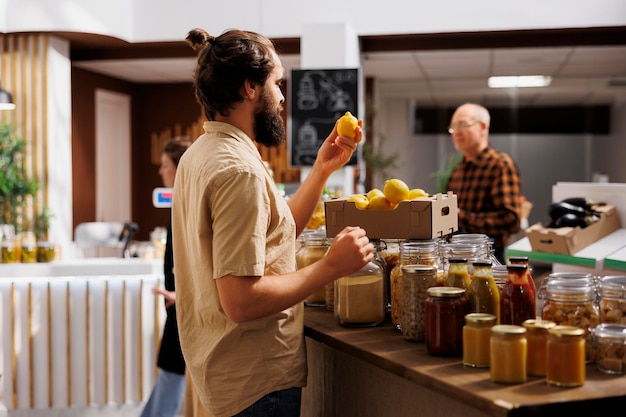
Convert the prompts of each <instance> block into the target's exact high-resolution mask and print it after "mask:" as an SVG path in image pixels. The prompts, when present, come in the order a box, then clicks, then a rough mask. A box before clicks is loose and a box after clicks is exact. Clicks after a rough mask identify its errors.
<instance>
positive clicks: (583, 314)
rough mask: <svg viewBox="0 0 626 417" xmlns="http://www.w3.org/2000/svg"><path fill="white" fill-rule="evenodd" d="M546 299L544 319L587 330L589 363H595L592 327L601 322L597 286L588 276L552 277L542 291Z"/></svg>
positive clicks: (541, 294) (541, 293)
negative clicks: (585, 277)
mask: <svg viewBox="0 0 626 417" xmlns="http://www.w3.org/2000/svg"><path fill="white" fill-rule="evenodd" d="M539 297H540V298H542V299H543V310H542V312H541V318H542V319H543V320H549V321H553V322H555V323H556V324H557V325H562V326H574V327H578V328H580V329H581V330H583V334H584V336H585V339H586V340H588V342H589V343H587V346H586V357H587V362H593V359H594V358H593V349H592V344H591V342H592V341H591V340H590V334H591V333H590V330H591V329H593V328H595V327H596V326H597V325H598V324H599V322H600V315H599V313H598V307H597V305H596V288H595V285H594V283H593V281H589V280H586V279H565V278H558V279H557V278H551V279H549V280H548V283H547V284H546V285H545V286H544V287H542V288H541V289H540V291H539Z"/></svg>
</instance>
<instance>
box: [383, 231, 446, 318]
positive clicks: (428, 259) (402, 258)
mask: <svg viewBox="0 0 626 417" xmlns="http://www.w3.org/2000/svg"><path fill="white" fill-rule="evenodd" d="M439 245H440V243H439V241H438V240H436V239H427V240H419V241H418V240H405V241H402V242H400V244H399V246H400V247H399V257H398V262H397V264H396V265H395V266H394V267H393V268H392V269H391V272H390V274H389V280H390V285H389V286H390V288H389V290H390V304H391V305H390V308H391V323H392V325H393V326H394V327H395V328H396V330H401V323H400V321H401V320H402V274H403V272H402V266H404V265H427V266H435V267H436V269H435V271H436V273H438V272H439V266H440V257H439ZM437 276H439V275H437Z"/></svg>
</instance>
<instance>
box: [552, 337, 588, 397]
mask: <svg viewBox="0 0 626 417" xmlns="http://www.w3.org/2000/svg"><path fill="white" fill-rule="evenodd" d="M548 333H549V334H550V336H549V338H548V344H547V369H546V380H547V382H548V384H550V385H556V386H558V387H578V386H581V385H583V383H584V382H585V331H584V330H583V329H581V328H579V327H575V326H554V327H553V328H551V329H550V330H548Z"/></svg>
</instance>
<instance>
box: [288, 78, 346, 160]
mask: <svg viewBox="0 0 626 417" xmlns="http://www.w3.org/2000/svg"><path fill="white" fill-rule="evenodd" d="M292 81H293V83H292V84H291V85H292V89H291V99H290V103H292V104H291V127H290V155H291V164H292V165H294V166H308V165H312V164H313V163H314V162H315V157H316V156H317V151H318V149H319V147H320V146H321V145H322V143H323V142H324V139H326V135H328V134H329V133H330V132H331V131H332V129H333V126H334V124H335V122H336V121H337V119H338V118H339V117H341V116H342V115H343V114H344V113H345V112H346V111H350V112H351V113H352V114H358V106H357V104H358V102H357V101H358V70H357V69H350V68H346V69H315V70H292ZM348 164H350V165H353V164H356V158H352V159H351V160H350V161H349V162H348Z"/></svg>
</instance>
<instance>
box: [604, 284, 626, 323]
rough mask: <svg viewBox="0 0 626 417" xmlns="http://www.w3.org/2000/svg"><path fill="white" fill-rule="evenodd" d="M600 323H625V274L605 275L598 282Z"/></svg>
mask: <svg viewBox="0 0 626 417" xmlns="http://www.w3.org/2000/svg"><path fill="white" fill-rule="evenodd" d="M599 304H600V323H612V324H626V276H622V275H616V276H605V277H602V278H600V283H599Z"/></svg>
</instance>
